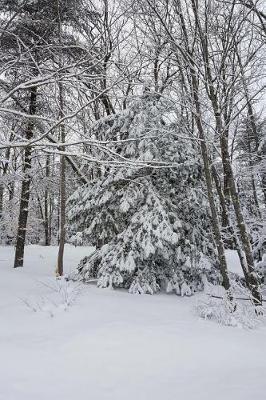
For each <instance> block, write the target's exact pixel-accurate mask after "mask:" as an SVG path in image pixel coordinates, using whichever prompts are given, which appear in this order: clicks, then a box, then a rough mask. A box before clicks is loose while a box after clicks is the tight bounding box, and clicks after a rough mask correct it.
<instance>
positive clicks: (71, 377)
mask: <svg viewBox="0 0 266 400" xmlns="http://www.w3.org/2000/svg"><path fill="white" fill-rule="evenodd" d="M89 251H90V249H88V248H74V247H71V246H67V247H66V255H65V262H66V270H67V271H70V270H71V269H73V268H74V267H75V266H76V265H77V262H78V261H79V259H80V258H82V256H84V255H85V254H88V253H89ZM56 253H57V249H56V248H55V247H50V248H45V247H40V246H29V247H27V249H26V257H25V267H24V268H21V269H17V270H14V269H13V268H12V266H13V256H14V250H13V249H12V248H11V247H0V355H1V357H0V399H1V400H36V399H38V400H59V399H63V400H107V399H108V400H122V399H123V400H170V399H171V400H172V399H186V400H203V399H204V400H224V399H226V400H246V399H247V400H251V399H254V398H256V399H257V400H264V399H266V379H265V374H266V339H265V338H266V327H264V326H261V327H260V328H257V329H256V330H244V329H240V328H232V327H223V326H220V325H218V324H216V323H214V322H209V321H203V320H201V319H199V318H198V317H197V316H196V315H195V314H194V311H193V307H194V304H195V302H196V301H197V299H198V296H193V297H191V298H180V297H177V296H175V295H166V294H159V295H154V296H148V295H146V296H137V295H135V296H134V295H130V294H128V293H127V292H126V291H118V290H116V291H115V290H109V289H105V290H103V289H97V288H96V287H95V286H93V285H84V286H82V288H81V292H80V293H79V295H78V296H77V298H76V301H75V303H74V304H73V305H72V306H71V307H69V308H67V310H66V311H64V309H63V308H60V306H59V305H60V301H59V300H58V298H56V297H55V296H54V293H53V291H51V290H50V288H49V286H53V285H55V287H56V285H57V283H55V279H54V278H53V272H54V266H55V260H56ZM46 285H47V286H46ZM69 285H70V288H73V287H77V286H75V284H73V283H72V282H71V283H70V284H69ZM27 304H28V306H27ZM34 304H35V305H36V304H39V305H40V308H41V309H42V311H39V312H33V311H32V310H31V307H33V306H32V305H34ZM51 315H53V317H51Z"/></svg>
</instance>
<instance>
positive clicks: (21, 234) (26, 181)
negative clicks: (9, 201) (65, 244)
mask: <svg viewBox="0 0 266 400" xmlns="http://www.w3.org/2000/svg"><path fill="white" fill-rule="evenodd" d="M36 97H37V88H36V87H33V88H31V91H30V106H29V114H30V115H34V114H35V113H36ZM33 129H34V123H33V121H32V120H30V121H29V122H28V128H27V131H26V139H27V140H30V139H32V137H33ZM31 151H32V150H31V147H30V146H27V147H25V155H24V163H23V181H22V187H21V195H20V207H19V219H18V230H17V239H16V251H15V261H14V268H17V267H23V261H24V248H25V239H26V231H27V220H28V213H29V200H30V184H31V176H30V171H31Z"/></svg>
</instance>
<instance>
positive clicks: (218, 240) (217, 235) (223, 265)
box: [190, 67, 231, 299]
mask: <svg viewBox="0 0 266 400" xmlns="http://www.w3.org/2000/svg"><path fill="white" fill-rule="evenodd" d="M190 74H191V84H192V96H193V100H194V103H195V109H196V113H195V114H194V118H195V122H196V125H197V129H198V133H199V138H200V147H201V154H202V159H203V165H204V173H205V180H206V186H207V193H208V200H209V204H210V209H211V216H212V226H213V233H214V239H215V244H216V248H217V252H218V259H219V264H220V271H221V275H222V278H223V287H224V288H225V290H226V291H228V292H229V290H230V280H229V276H228V269H227V262H226V258H225V251H224V245H223V240H222V236H221V231H220V224H219V219H218V214H217V210H216V205H215V200H214V193H213V187H212V177H211V169H210V162H209V155H208V148H207V144H206V139H205V134H204V129H203V125H202V121H201V117H200V116H201V106H200V100H199V96H198V83H197V78H196V72H195V71H194V69H193V68H192V67H191V68H190ZM229 297H230V299H231V296H230V295H229Z"/></svg>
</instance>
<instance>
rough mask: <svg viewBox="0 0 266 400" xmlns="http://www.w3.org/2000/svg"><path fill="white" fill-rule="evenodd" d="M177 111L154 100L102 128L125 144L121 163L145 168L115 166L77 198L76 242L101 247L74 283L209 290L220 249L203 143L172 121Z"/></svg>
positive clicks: (136, 289) (72, 208) (73, 215)
mask: <svg viewBox="0 0 266 400" xmlns="http://www.w3.org/2000/svg"><path fill="white" fill-rule="evenodd" d="M171 112H172V109H171V108H170V106H169V105H168V104H167V103H166V102H165V101H158V99H157V98H156V97H155V96H153V95H152V94H148V95H144V96H143V97H142V98H141V99H140V100H139V101H136V102H134V104H133V105H132V106H131V108H130V109H129V110H128V111H126V112H125V111H124V112H123V113H122V114H121V115H120V117H118V116H117V115H116V116H114V117H113V119H114V121H112V120H111V117H108V120H107V122H108V123H107V122H106V125H104V124H103V123H102V125H99V124H100V123H98V125H97V128H98V129H99V126H101V127H102V126H104V127H105V128H104V129H105V134H106V130H107V128H106V126H109V135H110V137H112V139H113V142H114V141H115V139H116V140H120V139H121V138H123V140H124V141H123V142H121V141H120V142H119V143H118V144H117V145H116V146H115V147H114V149H115V150H116V152H119V155H120V157H121V159H123V160H127V159H128V160H129V161H130V162H131V163H132V161H136V162H137V163H138V164H136V165H135V167H134V168H133V167H130V165H129V166H123V167H120V168H117V167H113V166H109V167H108V168H106V169H105V170H104V171H102V172H101V175H100V176H98V177H97V179H95V180H94V181H93V182H92V183H91V184H90V185H89V186H85V187H81V188H79V189H78V190H77V191H76V192H75V193H74V194H73V196H72V197H71V198H70V201H69V220H70V224H71V232H72V235H73V236H74V237H76V235H77V232H81V231H82V233H83V238H84V240H85V243H88V244H90V245H93V246H96V250H95V252H94V253H93V254H92V255H90V256H89V257H86V258H85V259H84V260H82V261H81V263H80V265H79V267H78V269H77V272H76V274H75V275H74V276H73V278H74V279H83V280H84V281H89V280H90V279H91V278H98V285H99V286H100V287H108V286H110V287H125V288H128V289H129V291H130V292H131V293H150V294H152V293H154V292H156V291H157V290H159V289H160V288H163V287H165V286H167V284H169V285H172V287H175V288H177V287H179V288H180V293H181V292H182V294H183V295H184V294H189V295H190V294H191V293H193V292H194V291H196V290H201V289H202V287H203V285H202V279H201V277H202V273H207V274H209V275H211V274H212V273H213V272H210V271H209V270H210V268H209V266H208V268H206V266H204V263H202V255H203V254H204V255H210V256H212V257H213V250H212V240H211V236H210V234H209V232H210V224H209V216H208V207H207V201H206V198H205V196H204V192H203V190H202V188H203V185H202V171H201V165H200V162H199V155H198V148H197V144H196V142H193V141H190V140H188V139H187V138H183V135H182V130H181V129H180V128H179V126H178V124H177V123H175V122H173V121H172V120H171V121H170V122H168V119H169V118H168V117H169V115H170V114H171ZM150 162H153V166H150V165H149V163H150ZM160 162H164V163H165V166H164V167H161V166H160ZM140 163H142V164H140ZM205 260H206V258H205ZM212 261H213V260H212ZM211 269H212V268H211ZM212 271H213V270H212ZM217 276H218V274H217V273H214V279H217ZM209 278H210V279H211V277H209Z"/></svg>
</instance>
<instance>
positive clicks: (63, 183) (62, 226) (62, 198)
mask: <svg viewBox="0 0 266 400" xmlns="http://www.w3.org/2000/svg"><path fill="white" fill-rule="evenodd" d="M57 6H58V34H59V44H60V46H62V37H61V35H62V27H61V14H60V11H61V10H60V4H59V0H58V2H57ZM59 67H60V68H61V67H62V55H61V54H60V58H59ZM58 88H59V107H60V110H59V116H60V119H61V118H63V116H64V94H63V84H62V82H61V81H59V84H58ZM65 136H66V134H65V125H64V123H63V124H61V125H60V139H61V142H62V143H65ZM60 150H61V151H62V152H64V151H65V146H64V145H63V146H61V147H60ZM65 225H66V159H65V156H64V155H63V154H61V155H60V237H59V249H58V256H57V270H56V273H57V275H58V276H62V275H63V274H64V249H65V238H66V226H65Z"/></svg>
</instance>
